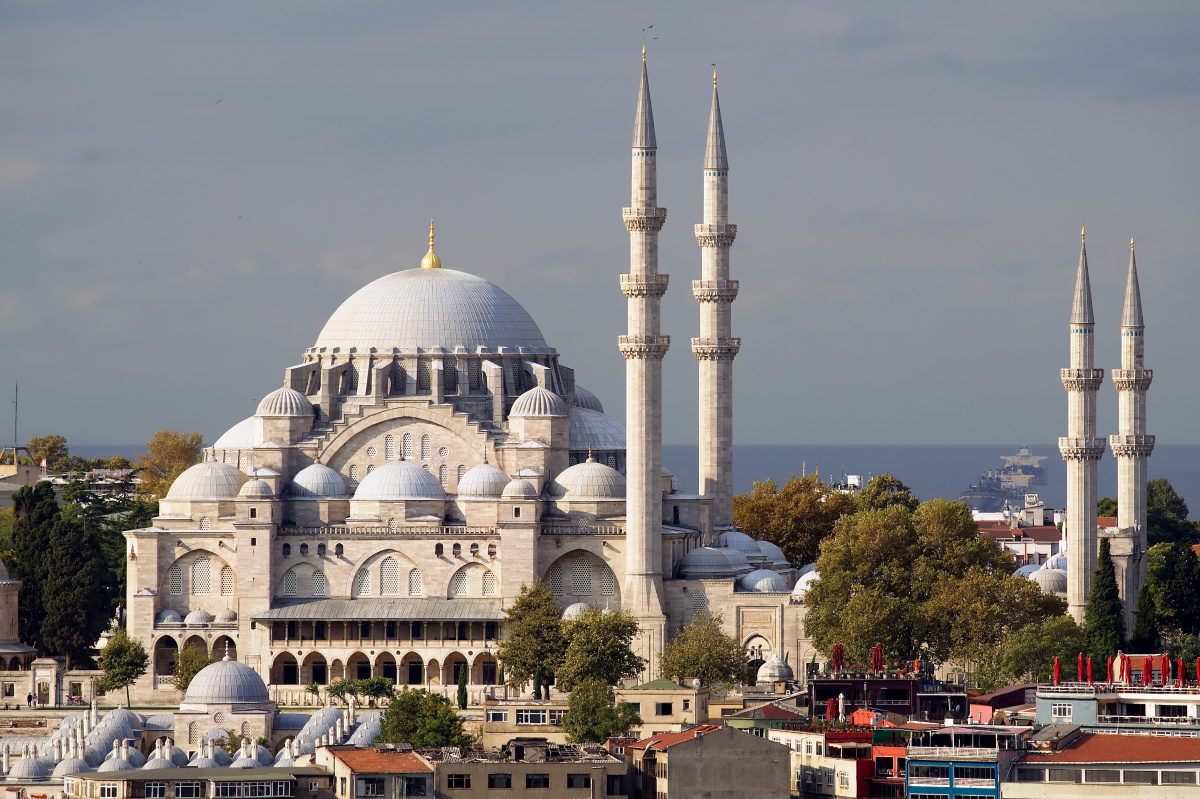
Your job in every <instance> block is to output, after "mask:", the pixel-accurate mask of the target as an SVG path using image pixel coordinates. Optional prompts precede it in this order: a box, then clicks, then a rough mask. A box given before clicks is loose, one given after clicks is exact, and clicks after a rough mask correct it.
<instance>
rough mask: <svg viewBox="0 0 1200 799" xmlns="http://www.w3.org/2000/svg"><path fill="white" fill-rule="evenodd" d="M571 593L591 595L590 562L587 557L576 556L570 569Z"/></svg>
mask: <svg viewBox="0 0 1200 799" xmlns="http://www.w3.org/2000/svg"><path fill="white" fill-rule="evenodd" d="M571 593H572V594H574V595H575V596H591V595H592V562H591V561H590V560H588V559H587V558H583V557H581V558H576V560H575V563H574V566H573V568H572V569H571Z"/></svg>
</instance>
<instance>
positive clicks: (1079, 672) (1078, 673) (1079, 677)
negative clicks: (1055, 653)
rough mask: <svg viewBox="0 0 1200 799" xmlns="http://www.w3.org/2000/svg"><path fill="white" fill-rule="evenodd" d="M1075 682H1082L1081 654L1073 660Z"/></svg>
mask: <svg viewBox="0 0 1200 799" xmlns="http://www.w3.org/2000/svg"><path fill="white" fill-rule="evenodd" d="M1075 674H1076V677H1075V682H1083V653H1082V652H1080V653H1079V657H1077V658H1076V659H1075Z"/></svg>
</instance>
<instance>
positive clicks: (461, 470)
mask: <svg viewBox="0 0 1200 799" xmlns="http://www.w3.org/2000/svg"><path fill="white" fill-rule="evenodd" d="M466 474H467V467H466V466H463V465H462V464H461V463H460V464H458V479H459V480H460V481H461V480H462V479H463V477H464V476H465V475H466Z"/></svg>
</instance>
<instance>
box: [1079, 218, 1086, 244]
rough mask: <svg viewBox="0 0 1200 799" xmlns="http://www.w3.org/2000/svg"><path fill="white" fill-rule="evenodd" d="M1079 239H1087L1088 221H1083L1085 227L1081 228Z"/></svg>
mask: <svg viewBox="0 0 1200 799" xmlns="http://www.w3.org/2000/svg"><path fill="white" fill-rule="evenodd" d="M1079 240H1080V241H1087V222H1084V223H1083V227H1082V228H1081V229H1080V230H1079Z"/></svg>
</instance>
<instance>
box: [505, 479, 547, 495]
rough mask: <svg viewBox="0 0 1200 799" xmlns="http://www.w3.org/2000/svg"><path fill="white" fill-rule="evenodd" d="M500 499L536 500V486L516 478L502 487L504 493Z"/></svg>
mask: <svg viewBox="0 0 1200 799" xmlns="http://www.w3.org/2000/svg"><path fill="white" fill-rule="evenodd" d="M500 497H501V498H502V499H537V498H538V492H537V486H535V485H534V484H533V483H531V482H529V481H528V480H526V479H524V478H522V477H518V478H517V479H516V480H513V481H512V482H511V483H509V484H508V485H506V486H505V487H504V492H503V493H502V494H501V495H500Z"/></svg>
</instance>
